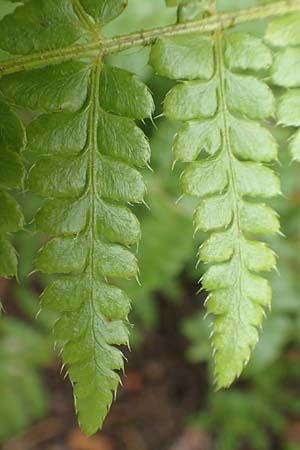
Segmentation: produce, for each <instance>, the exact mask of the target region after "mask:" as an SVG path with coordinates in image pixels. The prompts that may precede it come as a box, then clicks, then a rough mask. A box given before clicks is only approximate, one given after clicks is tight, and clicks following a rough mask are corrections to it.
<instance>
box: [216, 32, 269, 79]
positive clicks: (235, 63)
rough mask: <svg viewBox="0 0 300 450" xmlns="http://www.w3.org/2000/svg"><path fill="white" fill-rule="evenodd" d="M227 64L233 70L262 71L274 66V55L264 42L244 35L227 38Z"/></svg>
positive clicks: (239, 34) (238, 34) (231, 35)
mask: <svg viewBox="0 0 300 450" xmlns="http://www.w3.org/2000/svg"><path fill="white" fill-rule="evenodd" d="M225 58H226V64H227V66H228V67H229V68H231V69H242V70H247V69H250V70H262V69H268V68H269V67H270V66H271V64H272V59H273V58H272V53H271V51H270V49H269V48H268V47H267V46H266V45H264V44H263V42H262V40H261V39H259V38H257V37H255V36H252V35H250V34H244V33H231V34H229V35H228V36H226V52H225Z"/></svg>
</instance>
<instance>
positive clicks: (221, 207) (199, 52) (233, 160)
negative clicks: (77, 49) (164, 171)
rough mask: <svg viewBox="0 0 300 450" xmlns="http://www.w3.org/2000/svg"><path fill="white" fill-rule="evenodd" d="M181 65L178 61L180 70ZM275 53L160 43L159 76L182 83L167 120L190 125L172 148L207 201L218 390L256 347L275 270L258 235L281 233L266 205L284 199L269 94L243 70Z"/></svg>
mask: <svg viewBox="0 0 300 450" xmlns="http://www.w3.org/2000/svg"><path fill="white" fill-rule="evenodd" d="M178 61H181V63H180V64H178ZM271 62H272V56H271V52H270V50H269V49H268V48H267V47H266V46H265V45H264V44H263V43H262V42H261V41H260V40H259V39H258V38H256V37H253V36H250V35H247V34H240V33H232V34H225V35H223V33H221V32H216V33H215V34H213V35H209V36H199V35H194V36H185V35H183V36H176V37H168V38H163V39H159V40H158V41H157V43H156V44H155V46H154V47H153V50H152V54H151V63H152V65H153V66H154V68H155V70H156V71H157V72H158V73H160V74H161V75H165V76H168V77H170V78H173V79H179V80H183V82H182V83H181V84H180V85H177V86H175V87H174V88H173V89H172V90H171V92H170V93H169V94H168V96H167V98H166V100H165V105H164V111H165V114H166V116H167V117H169V118H171V119H175V120H179V121H183V122H185V125H184V126H183V128H182V129H181V130H180V131H179V132H178V134H177V136H176V139H175V143H174V154H175V160H176V161H183V162H186V163H189V165H188V167H187V168H186V170H185V171H184V173H183V176H182V188H183V192H184V193H185V194H188V195H192V196H196V197H198V198H200V199H201V201H200V204H199V206H198V208H197V210H196V212H195V217H194V221H195V227H196V230H202V231H205V232H210V237H209V239H208V240H207V241H206V242H205V243H204V244H203V245H202V246H201V248H200V251H199V258H200V260H201V261H203V262H205V263H208V264H210V267H209V269H208V270H207V272H206V274H205V275H204V276H203V279H202V285H203V287H204V288H205V289H206V290H208V291H211V293H210V295H209V297H208V299H207V301H206V306H207V309H208V312H209V313H211V314H213V315H214V316H215V320H214V324H213V331H212V345H213V349H214V353H215V375H216V382H217V386H218V387H224V386H229V385H230V384H231V383H232V381H233V380H234V378H235V377H237V376H238V375H239V374H240V373H241V371H242V369H243V366H244V365H245V364H246V363H247V361H248V360H249V357H250V353H251V350H252V349H253V347H254V346H255V344H256V343H257V341H258V328H259V327H260V326H261V323H262V319H263V315H264V310H265V309H266V308H268V307H269V306H270V302H271V288H270V286H269V283H268V281H267V280H265V279H264V278H262V277H261V276H259V275H258V274H257V272H262V271H269V270H271V269H273V268H274V267H275V264H276V259H275V256H274V254H273V252H272V250H270V249H269V247H268V246H267V245H265V244H264V243H262V242H260V241H256V240H254V239H253V236H254V235H260V234H269V233H276V232H278V231H279V221H278V218H277V215H276V213H275V212H274V211H273V210H272V209H271V208H270V207H268V206H266V205H265V204H264V203H262V202H261V201H260V200H259V201H257V199H266V198H270V197H273V196H275V195H278V194H279V193H280V183H279V180H278V178H277V176H276V175H275V174H274V172H273V171H272V169H271V168H270V167H267V166H266V165H263V164H262V163H264V162H265V163H270V162H272V161H276V159H277V144H276V141H275V140H274V138H273V137H272V135H271V134H270V132H269V131H268V130H267V129H266V128H265V127H263V126H262V125H261V124H260V123H259V122H258V121H262V120H265V119H267V118H269V117H272V116H274V114H275V101H274V98H273V94H272V92H271V90H270V88H269V87H268V86H267V85H266V84H265V83H264V82H263V81H261V80H259V79H257V77H255V76H254V75H245V74H243V73H240V72H243V71H253V72H254V71H257V70H265V69H267V68H268V67H269V66H270V65H271Z"/></svg>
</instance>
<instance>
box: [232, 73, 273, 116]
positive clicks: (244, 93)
mask: <svg viewBox="0 0 300 450" xmlns="http://www.w3.org/2000/svg"><path fill="white" fill-rule="evenodd" d="M226 100H227V104H228V107H229V109H230V110H231V111H234V112H238V113H240V114H242V115H245V116H248V117H250V118H251V119H265V118H267V117H271V116H274V114H275V100H274V96H273V94H272V91H271V89H270V88H269V87H268V86H267V85H266V84H265V83H264V82H263V81H260V80H258V79H257V78H254V77H252V76H245V75H243V76H241V75H236V74H233V73H230V74H229V73H227V76H226Z"/></svg>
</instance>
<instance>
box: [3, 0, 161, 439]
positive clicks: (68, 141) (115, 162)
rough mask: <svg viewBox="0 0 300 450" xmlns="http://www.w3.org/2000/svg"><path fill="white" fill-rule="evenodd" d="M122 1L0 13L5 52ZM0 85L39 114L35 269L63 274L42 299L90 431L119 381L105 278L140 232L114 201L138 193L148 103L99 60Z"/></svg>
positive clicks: (48, 39)
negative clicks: (53, 314)
mask: <svg viewBox="0 0 300 450" xmlns="http://www.w3.org/2000/svg"><path fill="white" fill-rule="evenodd" d="M125 6H126V2H124V1H123V0H122V1H118V0H116V1H112V2H107V1H100V2H99V1H92V0H82V1H81V2H79V1H74V2H73V7H72V4H71V2H69V1H67V0H66V1H63V2H61V0H59V1H57V0H51V1H50V2H49V0H45V1H44V0H43V1H41V0H38V1H35V0H32V1H31V2H29V3H26V4H25V5H24V6H23V7H20V8H18V9H17V10H16V12H15V14H13V15H11V16H8V17H7V18H5V19H4V22H3V28H2V31H3V36H4V35H5V33H6V32H7V33H8V30H17V31H16V33H15V34H14V35H12V33H11V31H10V33H8V35H7V36H6V37H5V39H4V44H5V49H6V50H8V51H10V52H17V53H24V54H25V55H26V54H29V53H30V52H32V51H40V50H45V51H48V50H50V49H53V48H57V47H60V46H64V45H67V44H68V45H69V44H74V43H76V42H78V39H79V38H80V39H84V38H85V37H86V36H89V35H90V34H91V33H92V34H94V33H96V30H97V28H99V25H103V24H105V23H107V22H108V21H109V20H111V19H112V18H114V17H115V16H117V15H118V14H119V13H120V12H121V11H122V10H123V9H124V7H125ZM41 18H43V21H42V22H43V24H42V25H41ZM29 21H30V23H31V25H30V26H29ZM34 24H36V25H37V28H35V26H34ZM41 26H42V27H43V29H42V30H40V27H41ZM83 30H84V32H83ZM2 31H1V32H0V34H1V33H2ZM61 34H62V35H61ZM98 38H100V35H99V33H98ZM0 90H1V92H2V94H3V96H4V97H5V98H6V100H7V101H9V102H11V103H13V104H16V105H20V106H22V107H25V108H27V109H31V110H33V111H36V112H38V113H39V114H38V116H37V117H36V118H35V119H34V120H33V121H32V122H31V123H30V124H29V126H28V129H27V136H28V144H27V148H28V150H29V151H31V152H33V153H34V154H35V155H37V162H36V164H35V165H34V166H33V167H32V169H31V171H30V174H29V182H28V183H29V188H30V190H32V191H34V192H36V193H38V194H39V195H41V196H42V197H45V198H46V199H47V200H46V202H45V204H44V205H43V206H42V207H41V209H40V210H39V211H38V213H37V215H36V219H35V223H36V227H37V229H38V230H39V231H42V232H44V233H47V234H49V235H52V236H53V237H54V238H53V239H52V240H50V241H49V242H48V243H47V244H46V245H45V247H44V248H43V249H42V250H41V252H40V253H39V255H38V258H37V264H36V266H37V269H38V270H40V271H42V272H45V273H51V274H54V273H56V274H61V275H63V276H62V277H61V278H58V279H57V280H56V281H54V283H53V284H51V285H50V286H49V287H48V288H47V289H46V290H45V292H44V294H43V295H42V303H43V305H44V306H45V307H47V308H49V309H51V310H54V311H58V312H60V313H61V316H60V318H59V320H58V322H57V323H56V325H55V337H56V339H57V340H59V341H62V343H63V360H64V363H65V364H66V365H67V368H68V369H67V370H68V374H69V377H70V380H71V382H72V384H73V387H74V397H75V406H76V410H77V411H78V416H79V422H80V424H81V426H82V428H83V429H84V431H85V432H86V433H87V434H88V435H90V434H93V433H94V432H96V431H97V429H98V428H99V427H100V426H101V425H102V422H103V420H104V418H105V416H106V414H107V411H108V408H109V407H110V405H111V402H112V400H113V395H114V393H115V392H116V390H117V387H118V384H119V375H118V371H119V370H123V365H124V362H123V355H122V352H121V351H120V350H119V349H117V347H116V346H119V345H127V344H128V328H129V327H128V322H127V317H128V313H129V311H130V299H129V298H128V296H127V295H126V294H125V293H124V292H123V291H122V290H121V289H119V288H118V287H116V286H115V285H113V284H112V283H113V281H114V280H115V279H118V278H124V279H127V278H131V277H137V274H138V266H137V261H136V258H135V257H134V255H132V254H131V253H130V251H129V250H128V249H127V247H128V246H130V245H133V244H136V243H137V242H138V241H139V239H140V234H141V233H140V225H139V223H138V220H137V218H136V217H135V216H134V214H133V213H132V212H131V211H130V209H128V208H127V207H126V206H124V204H131V203H136V202H137V203H141V202H143V201H144V195H145V192H146V188H145V184H144V182H143V179H142V177H141V175H140V173H139V171H138V170H137V168H140V167H146V166H147V165H148V163H149V158H150V149H149V144H148V142H147V140H146V138H145V136H144V134H143V133H142V131H141V130H140V129H139V128H138V127H137V126H136V124H135V122H134V121H135V120H141V119H145V118H150V117H151V115H152V112H153V109H154V104H153V100H152V97H151V95H150V93H149V91H148V89H147V88H146V87H145V86H144V85H143V84H142V83H141V82H140V81H139V80H138V79H137V78H136V77H135V76H134V75H133V74H131V73H128V72H126V71H124V70H121V69H118V68H112V67H108V66H106V65H105V63H104V61H102V59H101V57H97V58H96V59H88V58H85V59H82V60H78V61H76V62H75V61H70V62H64V63H60V64H55V65H52V66H47V65H45V67H43V68H39V69H35V70H28V71H24V72H22V73H18V74H11V75H8V76H6V77H3V78H2V79H1V80H0Z"/></svg>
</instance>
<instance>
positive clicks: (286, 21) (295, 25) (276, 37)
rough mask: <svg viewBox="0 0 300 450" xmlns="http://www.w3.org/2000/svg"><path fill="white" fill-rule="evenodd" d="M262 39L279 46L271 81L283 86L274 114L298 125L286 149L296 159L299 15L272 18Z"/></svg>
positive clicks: (299, 138) (299, 147)
mask: <svg viewBox="0 0 300 450" xmlns="http://www.w3.org/2000/svg"><path fill="white" fill-rule="evenodd" d="M266 40H267V41H268V42H269V43H270V44H271V45H272V46H274V47H280V48H282V50H280V51H279V52H278V53H277V55H276V57H275V60H274V64H273V66H272V71H271V83H272V84H275V85H276V86H280V87H283V88H285V89H286V92H285V93H284V94H283V95H282V96H281V98H280V99H279V102H278V108H277V117H278V122H279V125H282V126H288V127H295V128H298V131H297V132H296V133H294V135H293V136H292V139H291V142H290V146H289V149H290V153H291V155H292V158H293V160H295V161H300V129H299V127H300V90H299V88H300V47H296V46H297V45H298V46H299V45H300V14H293V15H292V16H287V17H283V18H281V19H276V20H274V21H273V22H272V23H271V24H270V25H269V27H268V29H267V32H266ZM289 46H293V47H289ZM285 47H287V48H285Z"/></svg>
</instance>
